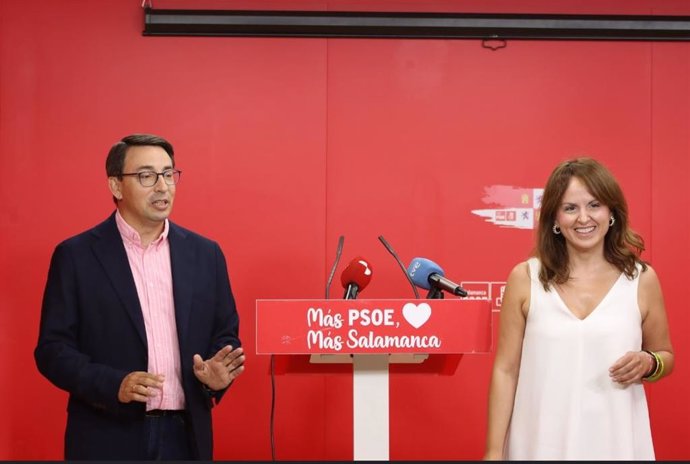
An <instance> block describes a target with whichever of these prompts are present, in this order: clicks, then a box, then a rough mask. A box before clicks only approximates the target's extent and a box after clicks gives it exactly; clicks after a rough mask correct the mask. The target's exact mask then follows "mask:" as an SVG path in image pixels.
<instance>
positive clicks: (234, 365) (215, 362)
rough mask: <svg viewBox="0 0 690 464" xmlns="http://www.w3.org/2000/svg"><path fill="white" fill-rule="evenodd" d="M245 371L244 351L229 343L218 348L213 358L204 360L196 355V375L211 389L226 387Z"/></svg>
mask: <svg viewBox="0 0 690 464" xmlns="http://www.w3.org/2000/svg"><path fill="white" fill-rule="evenodd" d="M242 372H244V352H243V351H242V348H241V347H240V348H237V349H234V350H233V348H232V346H230V345H228V346H226V347H224V348H221V349H220V350H218V353H216V354H215V355H214V356H213V357H212V358H211V359H207V360H206V361H204V360H203V359H202V358H201V356H200V355H198V354H195V355H194V375H195V376H196V378H197V379H199V381H200V382H201V383H203V384H205V385H206V386H207V387H208V388H209V389H211V390H214V391H217V390H222V389H224V388H226V387H227V386H228V385H230V383H231V382H232V381H233V380H235V379H236V378H237V376H239V375H240V374H241V373H242Z"/></svg>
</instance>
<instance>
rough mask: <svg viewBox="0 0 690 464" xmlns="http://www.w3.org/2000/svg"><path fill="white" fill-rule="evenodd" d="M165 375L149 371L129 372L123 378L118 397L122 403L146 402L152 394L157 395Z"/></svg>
mask: <svg viewBox="0 0 690 464" xmlns="http://www.w3.org/2000/svg"><path fill="white" fill-rule="evenodd" d="M164 380H165V376H163V375H161V374H149V373H148V372H142V371H135V372H130V373H129V374H127V377H125V378H124V379H122V383H121V384H120V390H119V391H118V392H117V399H118V400H120V402H122V403H130V402H132V401H139V402H141V403H146V400H148V398H149V397H150V396H156V395H158V394H159V393H160V389H161V388H162V387H163V381H164Z"/></svg>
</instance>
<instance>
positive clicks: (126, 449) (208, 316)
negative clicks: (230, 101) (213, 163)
mask: <svg viewBox="0 0 690 464" xmlns="http://www.w3.org/2000/svg"><path fill="white" fill-rule="evenodd" d="M106 171H107V175H108V185H109V187H110V191H111V193H112V195H113V199H114V201H115V203H116V205H117V210H116V211H115V212H114V213H113V214H112V215H111V216H110V217H109V218H108V219H106V220H105V221H104V222H102V223H101V224H99V225H97V226H96V227H94V228H92V229H90V230H87V231H85V232H83V233H81V234H79V235H77V236H75V237H72V238H69V239H67V240H65V241H63V242H62V243H60V244H59V245H58V246H57V247H56V249H55V251H54V253H53V257H52V260H51V263H50V269H49V272H48V279H47V283H46V287H45V293H44V298H43V307H42V312H41V325H40V333H39V338H38V344H37V347H36V349H35V352H34V355H35V359H36V364H37V366H38V369H39V370H40V372H41V373H42V374H43V375H44V376H45V377H46V378H47V379H48V380H50V381H51V382H52V383H53V384H55V385H56V386H57V387H59V388H61V389H63V390H66V391H67V392H68V393H69V401H68V405H67V412H68V417H67V427H66V431H65V459H68V460H71V459H93V460H101V459H134V460H152V459H164V460H189V459H204V460H210V459H212V458H213V434H212V428H211V427H212V421H211V408H212V407H213V406H214V404H216V403H217V402H218V401H220V399H221V397H222V396H223V394H224V393H225V391H226V389H227V388H228V387H229V385H230V384H231V383H232V382H233V381H234V380H235V378H237V376H239V375H240V374H241V373H242V372H243V370H244V366H243V364H244V355H243V352H242V348H241V347H240V345H241V344H240V340H239V338H238V337H239V335H238V331H239V317H238V314H237V311H236V308H235V302H234V298H233V295H232V291H231V289H230V282H229V278H228V273H227V268H226V262H225V257H224V255H223V252H222V251H221V249H220V247H219V246H218V244H217V243H215V242H214V241H211V240H209V239H207V238H204V237H202V236H200V235H198V234H196V233H194V232H192V231H189V230H187V229H184V228H182V227H180V226H178V225H176V224H173V223H172V222H170V221H169V220H168V216H169V214H170V212H171V211H172V206H173V200H174V197H175V188H176V184H177V181H178V180H179V178H180V171H178V170H177V169H176V168H175V162H174V152H173V147H172V145H171V144H170V143H169V142H168V141H166V140H165V139H163V138H161V137H157V136H154V135H148V134H134V135H130V136H127V137H124V138H123V139H122V140H121V141H120V142H118V143H116V144H115V145H113V147H112V148H111V150H110V152H109V154H108V158H107V160H106Z"/></svg>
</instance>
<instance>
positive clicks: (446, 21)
mask: <svg viewBox="0 0 690 464" xmlns="http://www.w3.org/2000/svg"><path fill="white" fill-rule="evenodd" d="M144 15H145V21H144V22H145V26H144V32H143V34H144V35H146V36H232V37H321V38H409V39H485V40H507V39H525V40H631V41H632V40H644V41H687V40H690V16H654V15H647V16H641V15H566V14H503V13H501V14H498V13H496V14H493V13H400V12H385V13H384V12H351V11H248V10H157V9H153V8H144Z"/></svg>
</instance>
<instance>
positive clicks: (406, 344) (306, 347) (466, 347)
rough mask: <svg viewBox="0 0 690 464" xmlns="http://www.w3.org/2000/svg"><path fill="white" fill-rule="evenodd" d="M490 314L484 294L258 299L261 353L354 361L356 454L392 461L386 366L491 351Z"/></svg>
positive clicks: (448, 365)
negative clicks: (428, 297)
mask: <svg viewBox="0 0 690 464" xmlns="http://www.w3.org/2000/svg"><path fill="white" fill-rule="evenodd" d="M491 320H492V318H491V306H490V302H489V301H487V300H462V299H438V300H403V299H391V300H256V331H257V333H256V353H257V354H265V355H271V354H274V355H283V357H291V356H304V355H309V356H310V362H311V363H313V364H317V363H318V364H324V363H333V364H352V366H353V367H352V369H353V419H354V420H353V424H354V450H353V451H354V453H353V455H354V459H355V460H388V459H389V457H388V456H389V451H388V449H389V433H388V430H389V427H388V418H389V406H388V375H389V365H390V364H391V363H408V364H412V365H416V366H415V368H417V366H419V368H418V369H417V370H418V371H419V372H429V370H425V369H422V368H421V366H422V365H423V364H427V365H430V366H434V367H433V371H435V372H436V373H441V374H452V373H453V372H454V371H455V368H456V367H457V364H458V362H459V361H460V358H461V357H462V355H463V354H470V353H488V352H490V351H491V345H492V340H491V337H492V328H491ZM432 358H436V359H435V361H436V362H432ZM438 361H440V362H438ZM284 370H285V371H288V370H289V369H284Z"/></svg>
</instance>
